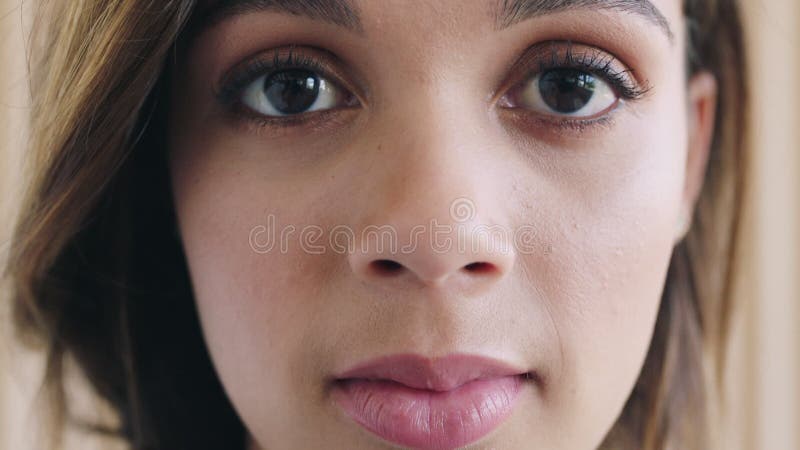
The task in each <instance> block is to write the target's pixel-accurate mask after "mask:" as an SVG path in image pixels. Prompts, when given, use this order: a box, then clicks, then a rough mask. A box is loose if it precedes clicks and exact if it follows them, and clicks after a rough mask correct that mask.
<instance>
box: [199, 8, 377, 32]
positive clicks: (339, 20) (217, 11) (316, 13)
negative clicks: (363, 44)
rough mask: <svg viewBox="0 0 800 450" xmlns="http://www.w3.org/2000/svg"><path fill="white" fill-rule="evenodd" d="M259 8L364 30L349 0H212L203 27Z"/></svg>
mask: <svg viewBox="0 0 800 450" xmlns="http://www.w3.org/2000/svg"><path fill="white" fill-rule="evenodd" d="M260 11H275V12H280V13H284V14H291V15H294V16H304V17H308V18H310V19H313V20H320V21H323V22H328V23H331V24H333V25H338V26H340V27H343V28H346V29H348V30H350V31H353V32H355V33H357V34H363V32H364V28H363V26H362V24H361V18H360V14H359V12H358V9H357V8H356V7H355V5H353V4H352V2H350V1H349V0H213V1H212V2H211V4H210V5H209V6H208V7H207V8H206V9H205V10H203V11H201V13H200V23H201V28H206V27H210V26H212V25H215V24H218V23H220V22H222V21H223V20H225V19H228V18H231V17H234V16H239V15H243V14H248V13H254V12H260Z"/></svg>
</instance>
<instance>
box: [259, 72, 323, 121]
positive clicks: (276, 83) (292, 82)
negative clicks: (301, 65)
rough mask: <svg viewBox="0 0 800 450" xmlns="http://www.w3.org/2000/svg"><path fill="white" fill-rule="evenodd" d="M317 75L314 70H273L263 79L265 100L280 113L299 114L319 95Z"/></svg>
mask: <svg viewBox="0 0 800 450" xmlns="http://www.w3.org/2000/svg"><path fill="white" fill-rule="evenodd" d="M319 84H320V83H319V77H317V75H316V74H315V73H314V72H310V71H308V70H301V69H290V70H282V71H280V72H275V73H274V74H272V75H270V76H269V77H267V79H266V80H265V81H264V93H265V95H266V96H267V100H269V102H270V103H271V104H272V106H273V107H275V109H277V110H278V111H280V112H281V113H282V114H299V113H301V112H303V111H305V110H307V109H308V108H310V107H311V105H313V104H314V101H316V100H317V96H318V95H319Z"/></svg>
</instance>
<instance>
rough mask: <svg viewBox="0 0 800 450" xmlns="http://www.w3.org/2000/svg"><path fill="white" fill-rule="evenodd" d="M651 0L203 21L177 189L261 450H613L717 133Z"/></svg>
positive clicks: (221, 370) (303, 9) (213, 345)
mask: <svg viewBox="0 0 800 450" xmlns="http://www.w3.org/2000/svg"><path fill="white" fill-rule="evenodd" d="M651 2H652V4H650V3H648V2H647V1H640V0H635V1H633V0H632V1H613V2H612V1H603V0H591V1H589V0H582V1H574V2H564V1H547V0H527V1H526V0H517V1H514V0H506V1H500V0H470V1H464V0H447V1H444V0H415V1H410V0H409V1H399V0H398V1H366V0H348V1H345V0H337V1H334V0H296V1H291V0H269V1H235V0H228V1H219V2H206V5H201V6H202V7H203V8H209V9H208V10H204V11H207V12H206V13H203V14H202V19H201V20H200V21H198V22H197V23H196V24H195V25H196V26H197V28H196V34H193V35H192V37H191V41H190V45H189V46H188V48H187V51H186V53H185V54H182V55H179V59H178V70H177V71H176V74H177V75H176V76H175V77H174V79H173V90H172V101H173V108H172V112H171V119H170V120H171V121H170V125H169V126H170V133H171V136H170V152H171V174H172V181H173V194H174V199H175V204H176V208H177V216H178V220H179V226H180V233H181V236H182V240H183V243H184V245H185V252H186V256H187V260H188V265H189V269H190V273H191V280H192V284H193V287H194V293H195V297H196V302H197V306H198V308H199V313H200V318H201V323H202V328H203V332H204V335H205V339H206V344H207V345H208V347H209V350H210V354H211V357H212V360H213V363H214V365H215V368H216V370H217V372H218V374H219V376H220V378H221V381H222V384H223V386H224V387H225V389H226V392H227V394H228V395H229V397H230V399H231V401H232V403H233V405H234V406H235V408H236V410H237V411H238V413H239V415H240V416H241V418H242V420H243V421H244V423H245V425H246V427H247V429H248V431H249V433H250V436H251V440H252V442H251V444H252V447H253V448H256V449H309V448H342V449H378V448H396V447H397V446H405V447H415V448H428V449H444V448H454V447H465V446H466V447H468V448H501V449H529V448H541V449H571V450H574V449H591V448H595V447H596V446H597V445H598V444H599V443H600V441H601V440H602V439H603V437H604V436H605V434H606V433H607V431H608V430H609V428H610V427H611V426H612V424H613V423H614V421H615V420H616V419H617V417H618V415H619V413H620V411H621V410H622V407H623V405H624V403H625V400H626V399H627V397H628V396H629V394H630V392H631V390H632V387H633V385H634V383H635V381H636V379H637V377H638V374H639V371H640V369H641V366H642V363H643V360H644V356H645V354H646V352H647V349H648V347H649V344H650V339H651V334H652V331H653V327H654V323H655V319H656V315H657V310H658V307H659V300H660V298H661V294H662V291H663V289H664V283H665V277H666V273H667V267H668V263H669V260H670V256H671V252H672V249H673V246H674V245H675V243H676V241H677V240H678V239H680V237H681V236H682V233H683V232H685V227H683V226H682V223H683V225H685V221H682V218H685V217H687V216H690V214H689V213H690V212H691V210H692V207H693V204H694V201H695V199H696V197H697V194H698V191H699V189H700V186H701V183H702V177H703V172H704V167H705V161H706V157H707V151H708V141H709V134H710V132H711V123H712V122H713V112H712V111H713V107H712V106H713V104H714V103H713V102H714V101H715V87H714V81H713V79H711V78H710V77H709V76H698V77H694V78H692V79H691V80H690V81H689V82H688V83H687V81H686V77H685V71H686V65H685V64H684V55H685V53H686V52H685V47H684V45H685V41H684V19H683V18H682V15H681V4H680V1H679V0H651Z"/></svg>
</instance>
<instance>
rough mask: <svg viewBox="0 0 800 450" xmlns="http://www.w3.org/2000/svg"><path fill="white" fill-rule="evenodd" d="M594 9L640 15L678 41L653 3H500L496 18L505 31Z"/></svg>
mask: <svg viewBox="0 0 800 450" xmlns="http://www.w3.org/2000/svg"><path fill="white" fill-rule="evenodd" d="M592 8H594V9H604V10H610V11H620V12H623V13H632V14H635V15H638V16H640V17H643V18H644V19H646V20H647V21H649V22H651V23H652V24H654V25H656V26H657V27H659V28H660V29H661V30H662V31H664V33H665V34H666V35H667V38H668V39H669V41H670V42H673V41H674V40H675V34H674V33H673V32H672V28H670V26H669V22H668V21H667V18H666V17H664V15H663V14H662V13H661V11H659V10H658V8H656V6H655V5H654V4H653V3H652V2H650V0H499V3H498V4H497V8H496V14H495V19H496V22H497V27H498V29H503V28H508V27H510V26H512V25H514V24H516V23H518V22H521V21H524V20H527V19H531V18H533V17H538V16H543V15H546V14H554V13H557V12H561V11H566V10H571V9H592Z"/></svg>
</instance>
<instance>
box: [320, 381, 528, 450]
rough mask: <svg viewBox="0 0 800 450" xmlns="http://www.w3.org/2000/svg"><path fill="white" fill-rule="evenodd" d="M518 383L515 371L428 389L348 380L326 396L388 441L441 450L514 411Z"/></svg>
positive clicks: (468, 439) (483, 432) (472, 436)
mask: <svg viewBox="0 0 800 450" xmlns="http://www.w3.org/2000/svg"><path fill="white" fill-rule="evenodd" d="M523 381H524V380H523V378H522V376H520V375H514V376H506V377H498V378H491V379H484V380H475V381H471V382H469V383H465V384H463V385H461V386H459V387H457V388H455V389H453V390H450V391H430V390H424V389H414V388H410V387H408V386H405V385H403V384H400V383H396V382H393V381H386V380H365V379H351V380H340V381H338V382H336V384H335V387H334V389H333V391H332V392H331V395H332V397H333V399H334V401H335V402H336V403H337V404H338V405H339V406H340V407H341V408H342V409H343V410H344V411H345V413H347V414H348V415H349V416H350V417H351V418H353V420H355V421H356V422H357V423H359V424H360V425H361V426H363V427H364V428H366V429H367V430H369V431H371V432H372V433H375V434H377V435H378V436H380V437H382V438H383V439H385V440H387V441H390V442H394V443H397V444H400V445H404V446H410V447H414V448H419V449H422V450H444V449H452V448H455V447H460V446H464V445H467V444H469V443H471V442H474V441H477V440H478V439H480V438H482V437H483V436H485V435H487V434H489V433H490V432H491V431H492V430H494V429H495V428H497V427H498V426H500V424H501V423H502V422H503V421H504V420H505V419H506V418H507V417H508V416H509V415H510V414H511V412H512V411H513V409H514V405H515V403H516V401H517V398H518V397H519V393H520V388H521V386H522V383H523Z"/></svg>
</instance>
